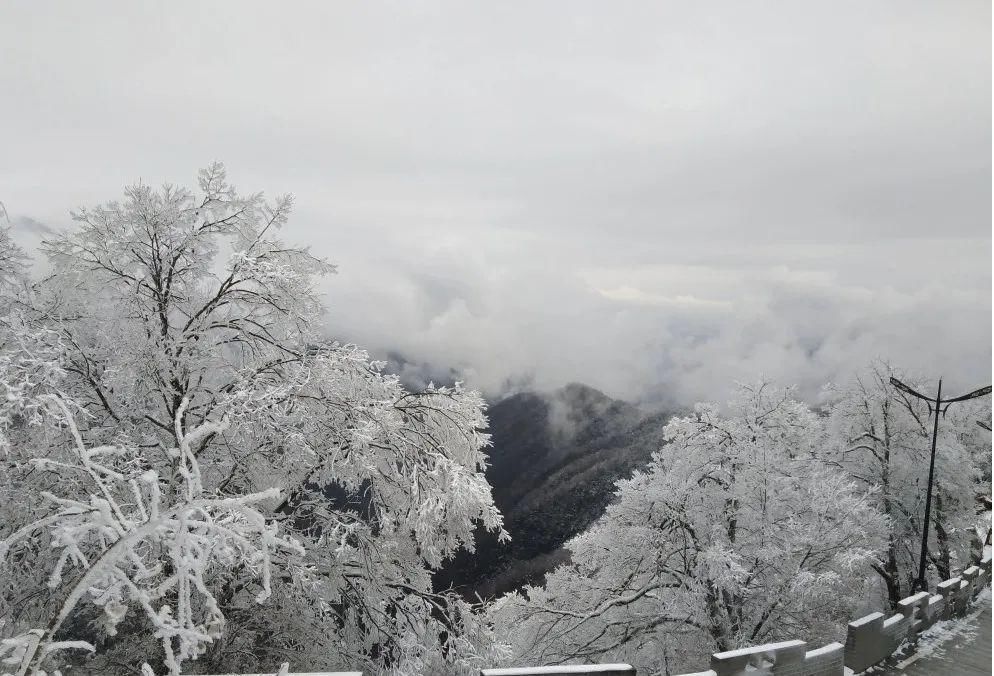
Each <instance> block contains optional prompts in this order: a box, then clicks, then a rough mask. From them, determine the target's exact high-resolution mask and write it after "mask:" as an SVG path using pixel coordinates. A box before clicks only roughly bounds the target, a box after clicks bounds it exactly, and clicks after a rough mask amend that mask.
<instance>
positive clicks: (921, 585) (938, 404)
mask: <svg viewBox="0 0 994 676" xmlns="http://www.w3.org/2000/svg"><path fill="white" fill-rule="evenodd" d="M890 384H891V385H893V386H894V387H896V388H897V389H899V390H901V391H902V392H905V393H907V394H910V395H911V396H913V397H917V398H918V399H921V400H923V401H925V402H927V403H928V411H929V415H934V416H935V422H934V423H933V424H932V457H931V459H930V460H929V463H928V492H927V493H926V494H925V523H924V524H922V551H921V559H920V560H919V562H918V579H917V580H916V581H915V586H914V588H913V589H912V591H914V590H915V589H917V590H918V591H925V590H926V587H925V562H926V559H927V557H928V526H929V519H931V517H932V480H933V479H934V477H935V444H936V441H937V440H938V437H939V413H940V412H941V413H942V415H943V417H944V416H945V415H946V409H948V408H949V404H952V403H955V402H957V401H966V400H968V399H976V398H977V397H983V396H986V395H988V394H990V393H991V386H990V385H988V386H987V387H982V388H980V389H979V390H974V391H973V392H970V393H969V394H964V395H963V396H961V397H953V398H952V399H943V398H942V379H941V378H940V379H939V389H938V391H937V392H936V393H935V397H934V398H932V397H926V396H925V395H924V394H922V393H921V392H917V391H915V390H913V389H912V388H910V387H908V386H907V385H905V384H904V383H902V382H901V381H900V380H898V379H897V378H894V377H891V379H890Z"/></svg>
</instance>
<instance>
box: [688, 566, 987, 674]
mask: <svg viewBox="0 0 994 676" xmlns="http://www.w3.org/2000/svg"><path fill="white" fill-rule="evenodd" d="M990 582H991V559H990V556H989V555H988V556H987V557H985V558H984V560H983V561H982V562H981V563H980V565H979V566H970V567H969V568H967V569H966V570H964V571H963V572H962V573H961V574H960V575H959V576H958V577H954V578H952V579H949V580H946V581H945V582H940V583H939V585H938V588H937V589H936V593H935V594H930V593H928V592H919V593H917V594H914V595H913V596H909V597H908V598H906V599H902V600H901V601H899V602H898V604H897V606H898V607H897V612H896V613H894V614H893V615H891V616H890V617H888V616H886V615H885V614H884V613H871V614H869V615H867V616H865V617H861V618H859V619H858V620H854V621H852V622H850V623H849V627H848V629H847V631H846V643H845V645H842V644H841V643H830V644H829V645H827V646H824V647H822V648H818V649H816V650H808V648H807V644H806V643H805V642H804V641H784V642H782V643H769V644H767V645H760V646H754V647H749V648H742V649H741V650H732V651H730V652H724V653H715V654H714V655H712V656H711V669H710V670H708V671H702V672H698V673H696V674H684V676H740V675H742V676H746V675H748V676H762V675H763V674H767V675H770V676H788V675H789V676H844V674H846V673H859V672H861V671H865V670H866V669H869V668H870V667H872V666H874V665H876V664H880V663H881V662H883V661H885V660H886V659H887V658H889V657H890V656H891V655H893V654H894V652H895V651H896V650H897V649H898V648H899V647H900V646H901V645H902V644H904V643H906V642H907V643H909V644H914V643H915V641H916V640H917V638H918V635H919V634H920V633H921V632H923V631H924V630H926V629H928V628H929V627H931V626H932V625H933V624H935V623H936V622H938V621H940V620H949V619H953V618H957V617H962V616H963V615H965V614H966V613H967V611H968V610H969V608H970V603H971V601H973V599H974V598H976V596H977V594H979V593H980V590H981V589H983V588H984V587H985V586H987V585H989V584H990ZM847 670H848V671H847Z"/></svg>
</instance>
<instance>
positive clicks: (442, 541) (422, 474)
mask: <svg viewBox="0 0 994 676" xmlns="http://www.w3.org/2000/svg"><path fill="white" fill-rule="evenodd" d="M290 206H291V201H290V199H289V198H286V197H284V198H279V199H277V200H276V201H275V202H273V203H269V202H267V201H265V200H264V199H263V197H262V196H261V195H258V194H256V195H250V196H248V197H243V196H239V195H238V194H237V193H236V191H235V190H234V188H233V187H231V186H230V185H229V184H228V182H227V181H226V178H225V173H224V170H223V168H222V167H221V166H220V165H212V166H211V167H210V168H208V169H207V170H205V171H202V172H201V174H200V179H199V192H198V193H196V194H195V193H194V192H193V191H188V190H185V189H181V188H176V187H172V186H166V187H164V188H163V189H161V190H158V191H156V190H152V189H150V188H148V187H146V186H142V185H139V186H134V187H132V188H129V189H128V190H127V192H126V196H125V199H124V200H123V201H121V202H111V203H109V204H106V205H103V206H100V207H97V208H94V209H87V210H82V211H80V212H78V213H76V214H74V217H75V219H76V221H77V223H78V226H77V227H76V228H75V229H73V230H72V231H70V232H68V233H66V234H65V235H63V236H60V237H58V238H56V239H54V240H51V241H49V242H46V244H45V251H46V253H47V254H48V257H49V260H50V263H51V266H52V274H51V275H50V276H49V277H48V278H46V279H45V280H44V281H43V282H42V283H40V284H39V286H38V288H37V290H36V298H35V299H34V302H33V307H32V310H31V311H30V312H28V313H22V315H21V316H20V317H19V318H18V319H16V320H15V321H11V322H8V323H7V326H8V332H9V334H10V335H11V336H12V337H13V338H14V339H15V340H13V342H10V343H9V345H10V349H8V350H6V352H5V353H4V355H0V358H3V359H7V362H6V363H7V365H8V367H9V368H8V371H7V372H5V373H4V376H3V381H2V386H3V387H5V388H7V389H8V390H10V389H11V388H17V387H22V386H23V387H22V389H23V388H28V389H31V388H32V387H34V385H35V384H36V380H37V379H36V378H35V377H34V376H32V375H31V374H32V371H31V369H41V370H45V369H46V368H47V369H49V370H51V371H52V372H53V373H52V386H51V387H50V388H49V391H48V392H46V393H44V397H42V398H41V399H38V398H37V397H36V398H35V401H36V402H41V403H36V404H32V405H31V406H33V407H34V408H33V409H32V408H30V406H29V407H26V408H25V410H24V411H22V412H20V413H16V414H11V415H9V416H8V417H7V418H6V419H4V418H3V417H2V416H0V423H3V433H4V434H5V438H7V439H8V441H9V443H8V449H9V450H8V454H7V456H6V460H5V464H4V465H3V476H2V477H0V479H2V483H3V485H4V498H5V500H4V502H3V505H2V507H0V509H2V510H3V515H2V516H3V518H2V519H0V524H2V525H0V538H4V539H7V540H11V538H13V539H12V540H11V543H10V546H9V550H8V551H7V561H8V564H9V563H10V562H11V561H12V560H13V561H15V562H16V564H17V565H14V566H11V565H7V566H6V567H5V568H4V570H3V575H2V576H0V578H2V579H3V580H4V587H3V592H4V598H3V599H2V600H0V603H3V604H5V605H4V606H3V609H4V610H7V609H10V611H9V612H5V613H3V616H5V617H10V618H11V620H10V621H9V622H8V623H7V624H6V625H5V626H4V627H3V628H0V636H2V637H6V638H11V637H14V636H21V637H23V636H24V635H25V634H26V633H27V632H30V631H33V630H37V629H42V630H43V632H47V633H43V635H42V640H44V641H49V642H53V641H54V642H56V643H57V642H58V641H61V640H63V639H65V638H66V637H70V636H71V637H72V639H73V640H85V641H87V642H89V643H91V644H92V645H93V646H94V647H95V649H96V655H95V656H93V657H89V658H87V659H88V660H90V661H89V662H87V668H88V669H96V670H99V671H102V672H104V673H110V672H113V671H115V670H119V671H127V672H129V673H130V672H132V671H134V670H135V669H136V668H137V666H138V665H140V664H141V663H142V662H144V661H149V662H151V663H153V666H155V667H156V668H159V667H158V666H156V665H157V664H160V663H161V664H164V665H165V666H166V667H167V668H168V669H170V670H171V671H173V672H176V671H177V670H178V665H179V664H180V662H181V661H182V660H184V659H186V660H187V661H188V662H187V664H186V665H185V666H184V668H185V669H205V670H223V671H238V670H245V671H258V670H264V669H273V670H275V669H276V668H277V667H278V665H279V664H280V663H281V662H283V661H290V662H292V663H293V664H294V668H300V669H319V668H334V667H348V666H359V667H365V668H369V669H372V670H378V669H392V670H395V671H398V672H402V673H403V672H407V673H417V672H421V671H425V670H435V671H438V670H442V669H460V668H465V669H469V668H472V667H473V666H478V665H479V663H480V660H484V659H489V658H490V656H491V654H492V651H493V650H495V647H494V643H493V642H492V641H491V640H490V636H489V635H488V634H487V629H486V627H485V626H483V625H481V624H480V623H479V622H477V619H476V615H475V614H474V612H473V611H472V609H471V608H470V607H469V606H468V605H467V604H465V603H464V602H462V601H459V600H457V599H455V598H453V597H451V596H448V595H439V594H435V593H433V592H432V587H431V580H430V573H431V570H432V569H434V568H435V567H437V566H438V565H439V564H440V562H441V561H442V560H444V559H445V558H446V557H448V556H450V555H451V554H452V553H453V552H454V551H455V550H456V549H458V548H460V547H472V543H473V539H472V538H473V531H474V528H475V526H476V524H477V523H479V522H482V523H483V525H485V526H486V527H487V528H490V529H494V530H498V531H499V530H500V529H501V518H500V514H499V513H498V511H497V510H496V508H495V507H494V505H493V502H492V499H491V495H490V488H489V485H488V484H487V482H486V480H485V478H484V476H483V471H482V470H483V469H484V467H485V462H486V455H485V452H484V451H485V447H486V446H487V445H488V443H489V439H488V436H487V435H486V434H485V433H484V432H483V431H482V430H483V429H485V427H486V418H485V416H484V404H483V401H482V399H481V397H480V396H479V395H478V394H477V393H475V392H472V391H467V390H464V389H463V388H462V387H460V386H458V385H457V386H455V387H452V388H435V387H429V388H428V389H427V390H425V391H423V392H417V393H415V392H406V391H405V390H404V388H403V387H402V386H401V385H400V383H399V382H398V380H397V379H396V378H395V377H392V376H389V375H386V374H384V373H383V372H382V370H381V368H382V365H380V364H378V363H376V362H373V361H371V360H370V358H369V356H368V355H367V353H366V352H364V351H363V350H361V349H359V348H357V347H355V346H351V345H342V344H338V343H330V342H327V341H325V340H323V339H322V334H321V315H322V312H323V305H322V302H321V299H320V294H319V292H318V289H317V283H318V281H319V280H320V279H321V277H323V276H324V275H326V274H328V273H330V272H332V271H333V270H334V268H333V267H332V266H331V265H329V264H327V263H325V262H324V261H322V260H320V259H318V258H315V257H314V256H312V255H311V254H310V253H309V252H308V251H307V250H306V249H302V248H297V247H293V246H289V245H287V244H285V243H284V242H282V241H280V240H279V239H278V238H277V233H278V231H279V229H280V228H281V226H283V225H284V224H285V223H286V221H287V218H288V215H289V211H290ZM222 251H223V252H226V259H227V260H226V263H223V264H222V263H221V262H220V261H219V258H220V257H221V256H220V254H221V252H222ZM42 348H44V349H42ZM25 355H30V356H25ZM19 383H20V384H21V385H19ZM39 396H40V395H39ZM21 399H22V400H24V401H28V399H30V398H28V399H25V398H24V397H21ZM58 402H61V403H58ZM53 406H55V410H54V412H53ZM63 409H64V410H63ZM25 412H27V413H28V414H29V415H25ZM57 414H60V415H57ZM87 462H90V463H93V465H92V467H90V468H89V469H87V467H89V466H88V465H86V463H87ZM81 467H82V469H80V468H81ZM98 479H99V480H100V482H102V485H104V487H105V488H106V490H107V492H109V493H110V494H111V496H112V497H113V498H114V500H111V499H110V498H108V497H107V496H106V495H104V489H103V488H99V487H98V486H97V485H96V484H95V482H96V481H97V480H98ZM94 496H95V497H94ZM94 500H98V501H99V500H102V501H103V502H100V503H99V505H100V507H99V509H98V508H97V507H96V506H94V505H96V503H94ZM115 501H116V502H115ZM105 503H106V505H107V508H106V509H111V511H110V512H109V513H108V514H103V513H101V515H100V519H102V521H99V522H97V521H93V519H95V518H96V517H95V516H94V517H93V518H90V517H89V516H87V517H84V516H79V515H76V514H75V512H74V511H73V510H77V511H79V512H80V513H83V512H85V510H86V509H91V507H83V506H85V505H90V506H92V509H93V510H97V511H99V510H100V509H103V510H104V511H106V509H105V508H104V506H103V505H104V504H105ZM115 504H116V505H117V506H118V508H119V510H118V511H119V513H116V512H115V511H114V508H113V505H115ZM156 505H157V506H156ZM191 505H195V507H191ZM153 507H154V508H155V509H157V510H158V514H159V515H160V516H159V518H160V519H161V520H163V522H162V523H160V524H159V525H157V526H155V528H154V530H155V533H156V535H155V536H154V537H150V538H149V539H144V540H143V539H141V538H143V537H145V536H144V535H135V536H134V537H135V538H137V539H136V540H134V542H139V541H140V542H141V543H142V544H141V546H140V547H139V549H138V550H137V551H138V554H139V559H140V560H136V559H133V558H131V557H129V560H128V561H126V562H124V563H122V564H115V565H116V568H115V566H111V569H113V570H111V572H110V573H106V574H112V575H113V576H116V578H115V579H118V580H119V581H120V585H122V586H116V587H115V586H113V584H112V581H111V580H110V579H105V578H102V577H101V578H99V583H98V584H95V586H94V587H93V588H96V589H97V590H98V591H99V590H103V591H102V593H103V595H102V596H99V595H98V596H93V594H91V593H90V592H87V594H83V597H85V598H87V599H90V601H91V603H89V604H81V603H78V602H77V603H75V604H74V605H72V608H71V611H70V612H69V613H68V615H66V616H65V617H63V618H62V619H61V620H60V621H59V623H58V624H57V626H55V628H54V629H52V626H53V625H51V624H50V619H51V618H52V617H59V616H60V615H61V614H62V612H61V611H60V610H56V608H63V607H64V605H65V604H64V603H63V604H62V605H59V604H60V603H61V602H60V601H59V600H58V598H59V595H58V594H55V595H53V596H51V597H50V596H49V593H50V592H49V591H48V587H46V584H48V583H50V582H52V581H53V580H55V581H56V584H55V587H56V588H57V589H66V588H71V589H75V587H74V586H73V585H76V584H78V583H79V581H80V580H84V581H86V582H87V584H89V582H91V581H93V580H95V579H97V576H100V575H105V573H98V572H93V571H96V570H97V566H96V564H95V562H98V561H101V560H102V559H101V552H102V551H104V549H105V548H108V547H109V548H110V549H113V548H114V544H113V542H114V540H113V539H110V538H109V535H108V533H110V532H111V531H113V530H114V529H117V530H118V531H120V532H119V533H118V538H119V539H120V540H121V541H124V540H126V539H127V538H128V537H129V536H128V533H129V532H131V530H132V529H137V531H138V532H140V533H142V534H144V533H147V532H148V531H149V529H153V527H152V525H151V523H152V519H153V517H152V516H151V514H152V510H153ZM66 510H69V511H68V512H67V513H66V514H63V512H66ZM170 510H172V511H170ZM176 510H180V511H176ZM184 510H186V511H184ZM190 510H193V511H192V512H191V511H190ZM87 514H89V512H87ZM60 515H61V516H60ZM70 516H73V517H74V518H77V519H78V520H80V523H79V524H76V525H72V526H70V525H66V524H67V523H68V522H67V521H66V519H69V517H70ZM56 517H58V521H46V519H54V518H56ZM39 519H40V520H41V521H40V523H42V524H43V526H44V527H43V528H40V529H39V528H34V530H32V531H31V537H22V535H24V531H23V528H25V527H30V526H29V524H32V523H35V522H39ZM70 521H71V519H70ZM217 523H223V524H229V525H230V524H234V523H237V524H239V527H243V526H244V527H243V528H242V530H232V532H234V533H236V534H240V535H241V536H242V537H243V539H244V541H241V542H240V544H239V543H238V542H236V541H235V540H230V541H225V540H224V539H218V538H214V537H213V536H212V535H211V533H213V531H212V530H211V528H213V527H214V526H212V525H208V524H217ZM60 524H61V525H60ZM115 524H117V525H116V526H115ZM143 524H148V525H143ZM232 528H233V527H232ZM251 528H254V529H255V531H251V530H250V529H251ZM73 529H75V530H73ZM106 529H111V530H110V531H108V530H106ZM245 529H249V530H245ZM70 532H72V533H75V535H72V536H70ZM277 533H282V535H277ZM128 541H129V542H132V540H128ZM51 547H55V548H57V549H58V548H64V547H69V548H70V549H72V552H71V553H70V554H68V555H67V557H66V558H65V560H64V561H62V560H61V559H59V560H52V558H51V556H50V553H49V552H50V548H51ZM73 547H75V548H77V549H78V551H77V549H73ZM129 547H130V545H129ZM102 548H103V549H102ZM184 548H186V549H184ZM118 551H119V550H118ZM12 557H13V558H12ZM60 561H61V562H60ZM122 566H124V567H122ZM127 566H131V567H130V568H127ZM191 567H195V568H197V569H198V570H200V571H202V572H200V573H198V575H199V576H198V577H196V578H195V579H194V578H189V577H184V576H186V575H187V573H185V572H183V571H186V570H188V569H190V568H191ZM261 567H264V568H265V569H266V570H262V568H261ZM55 570H58V573H59V574H58V575H56V576H55V577H53V571H55ZM267 571H268V572H267ZM156 576H161V579H162V580H176V582H175V584H172V583H170V584H166V583H162V584H159V585H158V586H157V587H156V588H155V591H154V593H153V592H150V591H148V590H146V589H145V587H143V585H145V584H152V582H154V581H156V580H157V579H158V578H157V577H156ZM125 578H128V579H130V580H131V581H132V582H134V584H135V588H132V587H131V586H130V585H129V584H128V583H126V582H125V581H124V580H125ZM138 578H140V579H141V582H140V583H139V581H138ZM183 580H186V581H183ZM105 587H106V589H104V588H105ZM109 589H113V591H112V592H110V591H107V590H109ZM191 590H192V591H191ZM66 593H70V592H66ZM185 593H193V595H194V597H195V598H196V600H195V601H191V603H190V604H189V605H187V606H185V608H186V610H184V611H182V613H185V615H183V616H182V617H181V616H180V615H181V610H180V609H181V608H184V606H183V605H182V603H181V602H180V601H179V600H177V599H178V598H179V597H181V596H182V595H183V594H185ZM88 594H89V595H88ZM261 597H266V598H267V601H266V605H265V607H263V608H260V607H259V606H258V604H257V603H256V601H257V600H258V599H259V598H261ZM67 598H68V597H67ZM81 598H82V597H81ZM191 598H193V597H191ZM78 600H79V599H77V601H78ZM146 606H148V607H146ZM167 606H168V608H169V609H168V610H164V608H166V607H167ZM129 608H135V609H141V608H144V610H145V611H146V612H145V614H144V615H142V614H141V613H138V612H125V611H126V610H127V609H129ZM14 609H16V610H14ZM150 609H151V610H154V611H155V612H154V613H152V612H151V611H150ZM53 611H54V615H53ZM169 622H173V623H177V626H179V625H180V624H182V626H183V627H186V628H187V629H189V628H190V627H196V629H195V630H194V629H189V631H190V632H194V633H196V632H200V633H199V634H196V636H195V635H194V633H190V634H182V635H181V634H180V633H174V634H172V636H173V640H175V641H177V642H179V643H177V644H176V645H179V647H178V648H176V647H174V648H173V652H172V653H170V652H169V650H170V649H169V647H168V645H166V643H165V642H164V641H165V637H166V635H167V634H168V633H169V631H167V629H164V628H163V626H165V625H166V624H168V623H169ZM46 627H47V628H48V629H45V628H46ZM187 629H183V631H187ZM198 637H199V638H198ZM155 641H159V642H160V643H161V644H162V646H163V647H162V649H161V650H160V652H159V654H158V656H156V655H155V654H154V653H153V652H151V648H150V645H152V644H153V643H154V642H155ZM184 641H186V643H184ZM64 654H69V653H64ZM74 654H75V653H74ZM194 658H195V659H196V660H197V661H196V662H193V663H190V662H189V660H190V659H194Z"/></svg>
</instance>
